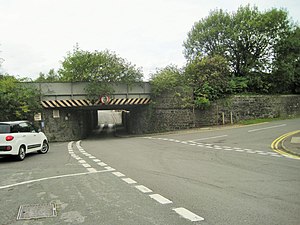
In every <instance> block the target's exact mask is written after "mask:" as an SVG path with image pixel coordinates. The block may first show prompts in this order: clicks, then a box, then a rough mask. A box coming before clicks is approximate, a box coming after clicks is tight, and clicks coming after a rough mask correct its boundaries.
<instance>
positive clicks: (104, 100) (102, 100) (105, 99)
mask: <svg viewBox="0 0 300 225" xmlns="http://www.w3.org/2000/svg"><path fill="white" fill-rule="evenodd" d="M109 101H110V97H109V96H107V95H105V96H101V97H100V102H101V103H102V104H105V105H107V104H108V103H109Z"/></svg>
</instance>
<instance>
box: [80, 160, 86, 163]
mask: <svg viewBox="0 0 300 225" xmlns="http://www.w3.org/2000/svg"><path fill="white" fill-rule="evenodd" d="M78 162H79V163H86V161H85V160H79V161H78Z"/></svg>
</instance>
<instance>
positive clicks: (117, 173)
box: [113, 172, 125, 177]
mask: <svg viewBox="0 0 300 225" xmlns="http://www.w3.org/2000/svg"><path fill="white" fill-rule="evenodd" d="M113 175H115V176H117V177H125V175H124V174H123V173H120V172H113Z"/></svg>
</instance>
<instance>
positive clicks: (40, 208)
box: [17, 203, 57, 220]
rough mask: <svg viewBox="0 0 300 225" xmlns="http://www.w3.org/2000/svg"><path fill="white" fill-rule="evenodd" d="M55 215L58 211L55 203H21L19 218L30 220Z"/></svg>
mask: <svg viewBox="0 0 300 225" xmlns="http://www.w3.org/2000/svg"><path fill="white" fill-rule="evenodd" d="M55 216H57V212H56V205H55V204H54V203H50V204H49V203H47V204H35V205H21V206H20V208H19V212H18V216H17V220H30V219H38V218H45V217H55Z"/></svg>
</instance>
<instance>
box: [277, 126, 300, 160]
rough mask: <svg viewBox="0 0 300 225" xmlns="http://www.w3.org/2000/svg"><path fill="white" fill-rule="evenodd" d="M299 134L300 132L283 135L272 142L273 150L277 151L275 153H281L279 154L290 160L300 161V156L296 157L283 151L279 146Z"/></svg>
mask: <svg viewBox="0 0 300 225" xmlns="http://www.w3.org/2000/svg"><path fill="white" fill-rule="evenodd" d="M299 132H300V130H296V131H292V132H289V133H286V134H283V135H281V136H280V137H278V138H276V139H275V140H274V141H273V142H272V144H271V148H272V150H273V151H275V152H277V153H279V154H281V155H284V156H287V157H289V158H293V159H300V157H299V156H295V155H293V154H290V153H288V152H285V151H282V150H280V149H279V148H278V145H279V143H280V142H281V141H283V140H284V139H286V138H288V137H289V136H292V135H294V134H296V133H299Z"/></svg>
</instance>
